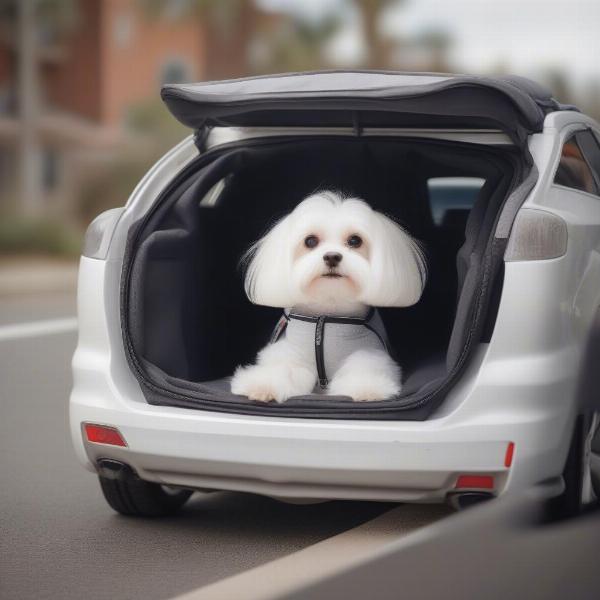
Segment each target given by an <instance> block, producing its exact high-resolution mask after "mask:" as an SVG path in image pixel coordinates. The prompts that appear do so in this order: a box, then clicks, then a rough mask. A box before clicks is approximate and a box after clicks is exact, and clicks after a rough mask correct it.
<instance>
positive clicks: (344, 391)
mask: <svg viewBox="0 0 600 600" xmlns="http://www.w3.org/2000/svg"><path fill="white" fill-rule="evenodd" d="M400 381H401V371H400V367H399V366H398V365H397V364H396V363H395V362H394V361H393V360H392V359H391V358H390V357H389V355H388V354H387V353H385V352H382V351H379V350H376V351H374V350H357V351H356V352H354V353H353V354H351V355H350V356H349V357H348V358H347V359H346V360H345V362H344V363H343V364H342V366H341V367H340V368H339V369H338V371H337V373H335V375H334V376H333V378H332V380H331V382H330V383H329V387H328V389H327V393H328V394H329V395H331V396H350V398H352V400H354V401H355V402H375V401H377V400H386V399H387V398H392V397H393V396H396V395H397V394H399V393H400V390H401V388H402V385H401V383H400Z"/></svg>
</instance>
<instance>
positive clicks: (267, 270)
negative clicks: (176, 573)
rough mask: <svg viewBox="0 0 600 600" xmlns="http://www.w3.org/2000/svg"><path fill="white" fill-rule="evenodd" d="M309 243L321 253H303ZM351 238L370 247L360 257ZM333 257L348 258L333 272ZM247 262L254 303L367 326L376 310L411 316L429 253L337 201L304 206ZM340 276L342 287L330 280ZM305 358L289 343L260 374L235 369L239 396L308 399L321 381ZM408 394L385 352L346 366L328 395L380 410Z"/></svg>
mask: <svg viewBox="0 0 600 600" xmlns="http://www.w3.org/2000/svg"><path fill="white" fill-rule="evenodd" d="M310 235H314V236H316V237H317V238H318V245H317V246H316V247H314V248H307V247H306V246H305V244H304V240H305V239H306V238H307V237H308V236H310ZM352 235H358V236H360V238H361V239H362V241H363V243H362V245H361V246H360V248H351V247H350V246H349V245H348V244H347V241H348V239H349V237H350V236H352ZM328 252H335V253H339V254H341V255H342V260H341V261H340V262H339V264H338V265H337V267H334V268H333V269H332V268H331V267H329V266H327V265H326V263H325V261H324V259H323V256H324V254H326V253H328ZM245 260H246V261H247V271H246V279H245V288H246V294H247V295H248V298H249V299H250V300H251V301H252V302H254V303H255V304H261V305H265V306H275V307H280V308H290V309H293V310H294V312H299V313H303V314H309V315H321V314H325V315H336V316H364V315H365V314H366V313H367V311H368V308H369V307H370V306H411V305H412V304H415V303H416V302H418V300H419V298H420V297H421V293H422V291H423V286H424V283H425V277H426V264H425V259H424V256H423V252H422V250H421V248H420V247H419V245H418V243H417V242H416V241H415V240H414V239H413V238H412V237H411V236H410V235H409V234H408V233H407V232H406V231H405V230H404V229H403V228H402V227H400V226H399V225H398V224H397V223H395V222H394V221H393V220H392V219H390V218H389V217H387V216H385V215H383V214H382V213H379V212H376V211H374V210H373V209H372V208H371V207H370V206H369V205H368V204H367V203H366V202H364V201H363V200H359V199H357V198H347V199H344V198H343V197H342V196H341V195H340V194H338V193H336V192H332V191H327V192H320V193H317V194H314V195H313V196H310V197H308V198H307V199H306V200H304V201H303V202H301V203H300V204H299V205H298V206H297V207H296V208H295V209H294V210H293V211H292V212H291V213H290V214H289V215H288V216H287V217H285V218H283V219H282V220H281V221H279V222H278V223H276V224H275V226H274V227H273V228H272V229H271V230H270V231H269V232H268V233H267V234H266V235H265V236H264V237H263V238H261V239H260V240H259V241H258V242H256V244H254V245H253V246H252V247H251V248H250V249H249V251H248V252H247V254H246V256H245ZM332 271H333V272H334V273H335V274H336V275H337V276H336V277H331V276H329V277H328V276H327V275H328V274H329V275H331V273H332ZM301 354H302V355H301ZM306 357H307V355H306V353H300V352H299V351H298V349H296V348H294V347H293V346H292V345H291V344H290V343H288V342H286V339H285V337H284V338H282V339H281V340H279V341H277V342H275V343H274V344H270V345H268V346H266V347H265V348H263V349H262V350H261V351H260V352H259V354H258V357H257V359H256V364H254V365H249V366H240V367H238V368H237V370H236V372H235V374H234V376H233V379H232V381H231V389H232V392H233V393H234V394H241V395H244V396H248V397H249V398H251V399H253V400H260V401H265V402H266V401H271V400H275V401H277V402H284V401H285V400H287V399H288V398H290V397H291V396H298V395H305V394H310V393H311V392H312V391H313V389H314V387H315V384H316V381H317V372H316V366H315V364H314V363H315V361H314V357H313V360H310V361H308V360H307V358H306ZM400 389H401V370H400V367H399V366H398V365H397V364H396V363H395V362H394V361H393V360H392V358H391V357H390V356H389V355H388V354H387V353H386V352H384V351H383V350H381V351H379V350H372V349H363V350H357V351H355V352H353V353H352V354H350V356H348V357H347V358H346V360H345V361H344V362H343V363H342V365H341V366H340V368H339V369H338V370H337V372H335V373H334V374H333V376H332V377H331V381H330V382H329V386H328V389H327V393H328V394H331V395H344V396H350V397H351V398H353V399H354V400H357V401H361V400H382V399H385V398H388V397H390V396H393V395H395V394H397V393H398V392H399V391H400Z"/></svg>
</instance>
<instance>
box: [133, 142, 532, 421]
mask: <svg viewBox="0 0 600 600" xmlns="http://www.w3.org/2000/svg"><path fill="white" fill-rule="evenodd" d="M523 162H524V161H523V156H522V154H521V151H520V150H519V149H518V148H516V147H513V146H503V147H499V148H491V147H488V146H480V145H474V144H465V143H458V142H444V141H435V140H424V139H419V138H414V139H409V138H389V137H385V138H383V137H382V138H377V137H366V136H360V135H357V136H351V137H335V136H316V137H311V138H306V137H302V138H283V137H282V138H276V139H260V140H254V141H246V142H242V143H237V144H230V145H228V146H226V147H221V148H218V149H215V150H213V151H211V152H209V153H207V154H205V155H203V156H201V157H200V158H199V159H197V160H196V161H195V162H194V163H193V164H192V165H191V166H190V167H188V168H187V169H186V170H185V171H184V172H183V173H182V174H180V175H179V176H178V177H176V178H175V180H174V181H173V184H172V185H170V186H169V187H168V189H166V190H165V192H164V193H163V194H162V195H161V197H160V198H159V199H158V201H157V202H156V203H155V206H154V208H153V209H152V210H151V212H150V213H149V214H148V215H147V216H146V217H145V218H144V219H143V220H142V221H141V222H139V223H137V224H136V225H134V226H133V227H132V228H131V231H130V235H129V240H128V244H127V250H126V256H125V261H124V271H123V277H122V298H121V300H122V302H121V307H122V329H123V336H124V341H125V348H126V354H127V357H128V360H129V363H130V366H131V367H132V370H133V372H134V374H135V375H136V377H137V378H138V380H139V382H140V384H141V386H142V390H143V392H144V395H145V397H146V399H147V401H148V402H149V403H151V404H159V405H170V406H180V407H188V408H196V409H204V410H211V411H220V412H235V413H243V414H261V415H271V416H286V417H307V418H336V419H377V420H384V419H385V420H391V419H402V420H422V419H425V418H427V416H428V415H429V414H430V413H431V412H432V411H433V410H434V409H435V408H436V407H437V406H438V405H439V403H440V402H441V400H442V399H443V398H444V396H445V394H446V392H447V391H448V390H449V389H450V388H451V387H452V385H453V384H454V383H455V381H456V379H457V378H458V377H459V375H460V373H461V372H462V370H463V368H464V366H465V365H466V364H467V361H468V357H469V356H470V354H471V352H472V350H473V349H474V348H475V347H476V344H477V342H479V341H486V339H489V338H486V337H483V334H484V324H486V327H485V331H486V332H487V333H486V335H488V336H489V335H490V332H491V330H492V329H493V327H490V321H491V322H492V324H493V317H494V315H488V317H487V321H486V308H487V305H488V302H489V296H490V295H491V294H490V293H489V291H490V289H491V287H492V284H494V282H495V281H496V279H497V277H496V276H497V274H498V272H499V267H500V266H501V265H502V257H503V253H504V248H505V243H506V239H504V238H503V239H498V238H495V237H493V235H492V233H493V231H494V229H495V224H496V222H497V218H498V215H499V213H500V209H501V207H502V205H503V204H504V201H505V199H506V198H507V196H508V195H509V193H510V191H511V190H513V189H514V188H515V186H516V185H517V184H518V183H519V182H521V181H522V180H523V176H524V174H523V172H522V168H521V165H522V164H523ZM432 176H436V177H441V176H477V177H483V178H485V179H486V181H487V183H486V185H485V186H484V190H483V192H482V194H481V198H480V200H479V201H478V202H477V204H476V207H475V208H474V210H473V211H472V216H471V218H470V221H469V224H468V225H467V231H466V241H465V242H464V244H462V247H461V248H460V251H458V249H459V248H458V246H459V245H460V244H458V242H457V240H459V238H457V237H456V232H454V233H452V235H451V236H450V237H452V236H454V238H453V239H444V238H443V236H442V237H441V238H439V239H436V238H435V233H436V232H435V231H434V229H432V223H431V214H430V213H429V216H427V211H428V210H429V209H428V204H427V202H426V197H425V196H424V194H425V190H424V189H423V185H424V181H425V179H426V178H428V177H432ZM221 180H224V182H225V189H224V191H223V192H222V194H221V196H220V199H219V202H218V203H217V205H216V206H214V207H211V208H208V207H200V206H199V202H200V200H201V199H202V198H203V197H204V196H205V195H206V193H207V191H208V190H210V189H211V188H212V187H213V186H214V185H215V184H216V183H217V182H218V181H221ZM531 184H532V182H531V181H528V185H531ZM317 188H321V189H325V188H335V189H341V190H342V191H344V192H346V193H348V194H355V195H358V196H361V197H363V198H365V199H366V200H368V201H369V202H370V203H371V204H372V205H373V206H374V207H375V208H376V209H379V210H383V211H384V212H387V213H389V214H392V216H395V217H396V218H398V219H399V220H400V221H401V222H402V223H403V224H404V225H405V226H406V227H407V228H408V229H409V230H410V231H411V233H412V234H413V235H415V236H416V237H417V238H419V239H421V240H423V241H424V243H425V246H426V248H427V249H428V253H429V261H430V265H431V267H432V272H431V277H430V280H429V283H428V285H427V287H426V290H425V293H424V296H423V299H422V301H421V302H420V303H419V304H418V305H416V306H415V307H411V308H407V309H384V310H382V311H381V312H382V316H383V319H384V321H385V323H386V327H387V329H388V333H389V335H390V338H391V340H392V344H393V345H394V348H395V350H396V353H397V354H398V355H399V359H400V360H399V362H400V364H401V365H402V366H403V369H404V371H405V373H406V375H407V379H406V382H405V386H404V389H403V391H402V394H401V395H400V396H399V397H397V398H394V399H389V400H384V401H379V402H369V403H354V402H352V401H351V400H350V399H348V398H341V397H327V396H325V397H324V396H316V395H310V396H306V397H296V398H292V399H290V400H288V401H287V402H286V403H284V404H282V405H274V404H263V403H258V402H253V401H250V400H249V399H247V398H245V397H241V396H235V395H233V394H231V392H230V391H229V388H228V381H227V379H226V377H227V376H228V375H231V373H232V372H233V369H234V368H235V366H236V365H237V364H242V363H247V362H250V361H252V359H253V358H254V356H255V354H256V352H257V351H258V350H259V349H260V348H261V347H262V346H263V345H264V344H265V343H266V342H267V340H268V338H269V335H270V333H271V330H272V327H273V326H274V324H275V323H276V321H277V319H278V318H279V315H280V313H281V311H280V310H279V309H271V308H266V307H259V306H254V305H252V304H250V303H249V302H248V301H247V300H246V298H245V296H244V292H243V278H242V273H241V272H239V270H236V269H235V266H236V263H237V261H238V259H239V256H240V255H241V254H242V252H243V251H244V249H245V248H246V247H247V246H248V245H249V244H250V243H251V242H252V241H254V240H255V239H256V238H258V237H259V236H260V235H262V233H264V231H265V229H266V228H267V226H268V225H269V223H270V222H273V221H274V220H275V219H277V218H279V217H280V216H282V215H283V214H285V213H286V212H288V211H289V210H290V209H291V208H293V206H294V205H295V204H297V203H298V202H299V201H300V200H301V199H302V198H303V197H305V196H306V195H308V194H309V193H311V192H313V191H315V189H317ZM475 213H477V214H475ZM428 219H429V220H428ZM446 233H447V232H446ZM432 236H433V237H432ZM457 244H458V245H457ZM457 251H458V252H457ZM457 254H458V258H457ZM209 255H210V256H209ZM450 272H451V276H450ZM203 282H204V285H203ZM500 283H501V282H500ZM496 284H497V285H498V282H497V281H496ZM457 288H459V289H458V290H457ZM457 291H458V292H459V294H458V302H457V301H456V299H457ZM211 294H212V296H211ZM441 303H443V304H444V308H445V309H446V312H445V313H444V314H440V311H435V310H432V308H436V307H437V308H439V307H440V305H441ZM495 308H496V307H495ZM424 324H425V325H426V326H427V328H426V330H423V326H424ZM399 346H400V347H399Z"/></svg>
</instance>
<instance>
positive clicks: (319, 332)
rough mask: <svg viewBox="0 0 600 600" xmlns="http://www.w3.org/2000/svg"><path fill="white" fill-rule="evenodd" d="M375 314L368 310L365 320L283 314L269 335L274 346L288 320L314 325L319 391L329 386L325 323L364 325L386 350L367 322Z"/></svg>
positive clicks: (378, 335)
mask: <svg viewBox="0 0 600 600" xmlns="http://www.w3.org/2000/svg"><path fill="white" fill-rule="evenodd" d="M374 314H375V309H374V308H372V307H371V308H370V309H369V312H368V314H367V315H366V316H365V318H364V319H363V318H360V317H334V316H329V315H320V316H318V317H313V316H309V315H300V314H297V313H286V312H284V313H283V315H282V316H281V318H280V319H279V321H278V322H277V325H276V326H275V329H274V330H273V334H272V335H271V343H272V344H274V343H275V342H276V341H277V340H279V339H280V338H281V336H282V335H283V332H284V331H285V330H286V328H287V326H288V323H289V321H290V319H297V320H299V321H308V322H310V323H314V324H315V360H316V364H317V375H318V378H319V387H320V388H321V389H325V388H326V387H327V385H328V384H329V380H328V379H327V373H326V371H325V356H324V348H325V324H326V323H341V324H346V325H364V326H365V327H366V328H367V329H369V330H370V331H372V332H373V333H374V334H375V335H376V336H377V337H378V338H379V340H380V341H381V344H382V346H383V347H384V348H385V349H386V350H388V348H387V344H386V343H385V340H384V339H383V338H382V337H381V335H380V334H379V332H378V331H376V330H375V328H374V327H372V326H371V325H370V324H369V321H370V320H371V319H372V318H373V315H374Z"/></svg>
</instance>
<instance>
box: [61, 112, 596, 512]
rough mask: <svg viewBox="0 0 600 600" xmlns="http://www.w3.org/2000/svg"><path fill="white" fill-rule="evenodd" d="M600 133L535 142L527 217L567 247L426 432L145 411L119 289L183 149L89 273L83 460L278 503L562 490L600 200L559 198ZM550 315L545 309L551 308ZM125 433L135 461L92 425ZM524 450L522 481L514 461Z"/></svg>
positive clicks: (81, 394) (574, 120) (187, 145)
mask: <svg viewBox="0 0 600 600" xmlns="http://www.w3.org/2000/svg"><path fill="white" fill-rule="evenodd" d="M591 126H593V127H596V128H597V125H596V124H595V123H594V122H593V121H591V120H590V119H588V118H587V117H584V116H583V115H580V114H578V113H572V112H568V113H554V114H551V115H549V116H548V117H546V125H545V127H544V131H543V133H540V134H535V135H533V136H531V139H530V151H531V154H532V156H533V158H534V161H535V165H536V168H537V169H538V172H539V177H538V180H537V183H536V184H535V186H534V188H533V190H532V191H531V193H530V194H529V195H528V197H527V199H526V201H525V203H524V204H523V209H537V210H544V211H548V212H551V213H553V214H555V215H556V216H558V217H560V218H561V219H563V220H564V221H565V223H566V224H567V227H568V235H569V239H568V248H567V252H566V253H565V255H564V256H561V257H558V258H554V259H551V260H537V261H521V262H519V261H517V262H508V263H506V264H505V275H504V285H503V290H502V296H501V301H500V306H499V309H498V315H497V319H496V325H495V328H494V332H493V334H492V337H491V340H490V342H489V344H480V345H479V347H478V349H477V351H476V352H475V354H474V357H473V360H472V361H471V363H470V364H469V365H468V367H467V369H466V371H465V373H464V374H463V375H462V377H461V379H460V381H459V382H458V383H457V384H456V385H455V386H454V387H453V389H452V390H451V391H450V392H449V393H448V395H447V397H446V399H445V400H444V402H443V403H442V404H441V406H440V407H439V408H438V409H437V411H436V412H435V413H434V414H433V415H432V416H431V417H430V418H429V419H427V420H425V421H419V422H415V421H385V422H384V421H351V422H350V421H336V420H317V419H296V418H277V417H254V416H244V415H235V414H223V413H212V412H208V411H200V410H189V409H184V408H172V407H165V406H152V405H149V404H148V403H147V402H146V401H145V399H144V396H143V393H142V391H141V389H140V386H139V383H138V381H137V380H136V378H135V377H134V376H133V374H132V372H131V371H130V369H129V367H128V364H127V360H126V357H125V352H124V349H123V340H122V335H121V326H120V314H119V285H120V277H121V270H122V261H123V253H124V248H125V240H126V236H127V232H128V230H129V227H130V226H131V224H132V223H133V222H135V221H136V220H137V219H139V218H140V217H141V216H142V215H143V214H144V213H145V212H146V211H147V210H148V209H149V207H150V206H151V204H152V202H153V201H154V200H155V199H156V197H157V196H158V194H159V192H160V191H161V190H162V189H164V187H165V186H166V185H167V184H168V182H169V181H170V180H171V179H172V178H173V176H174V175H175V174H176V173H177V171H178V170H180V169H181V168H185V166H186V165H188V164H190V162H191V161H193V160H194V158H195V157H196V156H197V149H196V148H195V146H194V144H193V140H192V139H191V138H188V139H186V140H185V141H184V142H182V144H180V146H178V148H176V149H175V150H173V151H172V153H170V155H168V156H167V157H165V159H163V161H162V162H159V163H158V164H157V165H156V166H155V167H154V169H152V170H151V171H150V172H149V174H148V176H147V178H146V179H145V180H144V181H143V182H142V183H141V184H140V186H138V188H137V189H136V191H135V192H134V194H133V195H132V198H131V199H130V201H129V202H128V204H127V207H126V210H125V212H124V213H123V215H122V217H121V219H120V220H119V222H118V224H117V226H116V230H115V232H114V233H113V239H112V243H111V246H110V248H109V251H108V255H107V259H106V260H99V259H93V258H88V257H83V258H82V259H81V266H80V274H79V288H78V311H79V324H80V327H79V341H78V345H77V350H76V352H75V355H74V358H73V370H74V386H73V391H72V394H71V413H70V414H71V433H72V438H73V442H74V445H75V449H76V452H77V456H78V458H79V460H80V462H82V463H83V464H84V465H85V466H86V467H87V468H88V469H89V470H91V471H94V470H95V466H94V461H95V460H96V459H98V458H101V457H104V458H114V459H117V460H122V461H123V462H127V463H128V464H130V465H131V466H132V467H133V468H134V469H135V470H136V471H137V472H138V474H139V475H140V476H142V477H143V478H147V479H148V480H151V481H157V482H160V483H164V484H172V485H183V486H190V487H197V488H217V489H232V490H242V491H250V492H256V493H263V494H267V495H272V496H276V497H303V498H361V499H372V500H398V501H415V502H417V501H418V502H434V501H441V500H442V499H443V498H444V497H445V495H446V494H448V493H451V492H452V491H453V488H454V484H455V482H456V478H457V476H458V474H462V473H473V474H492V475H494V476H495V477H496V489H495V490H494V491H495V493H508V492H511V491H519V490H522V489H524V488H525V487H527V486H529V485H531V484H534V483H538V482H540V481H544V480H547V479H551V478H556V477H559V476H560V473H561V471H562V466H563V465H564V462H565V459H566V455H567V451H568V447H569V441H570V437H571V431H572V427H573V423H574V420H575V417H576V406H575V402H574V398H575V393H576V386H577V374H578V372H579V366H580V362H581V355H582V349H583V348H584V344H585V341H586V336H587V333H588V331H589V327H590V324H591V322H592V319H593V316H594V314H595V311H596V309H597V307H598V306H599V305H600V257H599V255H598V249H599V246H600V198H596V197H594V196H591V195H590V194H585V193H580V192H576V191H574V190H568V189H565V188H560V187H558V186H554V185H552V179H553V174H554V171H555V169H556V165H557V161H558V153H559V150H560V147H561V144H562V141H563V140H564V139H565V137H567V136H568V135H569V132H570V131H572V130H573V129H576V128H582V127H591ZM549 298H550V299H551V301H548V299H549ZM84 422H93V423H100V424H106V425H111V426H114V427H117V428H118V429H119V430H120V431H121V433H122V434H123V435H124V437H125V439H126V441H127V443H128V447H127V448H117V447H112V446H105V445H99V444H90V443H84V441H83V437H82V423H84ZM509 442H513V443H514V444H515V454H514V460H513V464H512V466H511V467H510V468H509V467H506V466H504V458H505V452H506V448H507V445H508V443H509Z"/></svg>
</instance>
